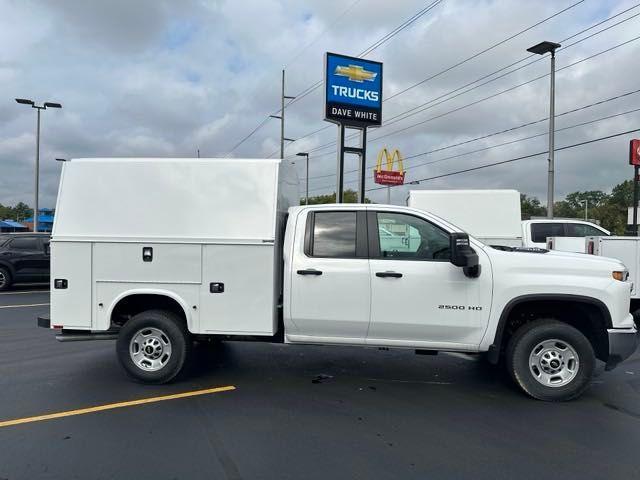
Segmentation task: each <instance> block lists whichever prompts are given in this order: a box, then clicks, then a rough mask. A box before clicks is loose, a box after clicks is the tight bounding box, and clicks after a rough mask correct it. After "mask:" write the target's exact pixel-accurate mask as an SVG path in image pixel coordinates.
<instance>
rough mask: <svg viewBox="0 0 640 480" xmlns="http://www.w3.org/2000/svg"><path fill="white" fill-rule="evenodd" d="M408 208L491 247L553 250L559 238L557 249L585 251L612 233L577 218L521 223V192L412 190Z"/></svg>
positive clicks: (535, 220) (538, 219) (532, 220)
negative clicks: (592, 240)
mask: <svg viewBox="0 0 640 480" xmlns="http://www.w3.org/2000/svg"><path fill="white" fill-rule="evenodd" d="M407 205H408V206H410V207H412V208H418V209H420V210H425V211H427V212H430V213H433V214H434V215H438V216H440V217H442V218H446V219H447V220H448V221H450V222H451V223H453V224H455V225H457V226H459V227H461V228H462V229H464V231H465V232H467V233H469V234H470V235H473V236H474V237H475V238H477V239H478V240H480V241H481V242H483V243H485V244H487V245H494V246H507V247H524V248H549V246H550V245H549V244H548V243H547V239H548V237H555V238H558V241H556V242H553V243H552V244H551V247H552V249H553V250H559V251H566V252H583V251H584V237H586V236H589V235H609V234H610V232H609V231H607V230H605V229H604V228H602V227H600V226H598V225H596V224H594V223H591V222H587V221H582V220H576V219H564V218H553V219H548V218H535V219H531V220H521V212H520V193H519V192H518V191H517V190H411V191H410V192H409V197H408V200H407ZM560 237H562V238H563V239H562V240H560ZM565 237H572V238H571V239H569V238H565ZM578 237H579V238H578Z"/></svg>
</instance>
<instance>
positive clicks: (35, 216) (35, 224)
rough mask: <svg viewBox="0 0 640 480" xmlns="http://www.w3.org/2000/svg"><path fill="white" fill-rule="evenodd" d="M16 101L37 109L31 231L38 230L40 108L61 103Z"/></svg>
mask: <svg viewBox="0 0 640 480" xmlns="http://www.w3.org/2000/svg"><path fill="white" fill-rule="evenodd" d="M16 102H18V103H21V104H23V105H30V106H31V108H35V109H36V110H37V111H38V120H37V127H36V169H35V170H36V171H35V182H34V183H35V185H34V187H35V188H34V191H35V198H34V203H35V205H34V208H33V231H34V232H37V231H38V214H39V213H40V208H39V205H38V200H39V198H40V195H39V193H40V110H46V109H47V107H49V108H62V105H60V104H59V103H54V102H45V103H44V104H42V105H36V104H35V102H34V101H33V100H29V99H26V98H16Z"/></svg>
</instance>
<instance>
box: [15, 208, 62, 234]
mask: <svg viewBox="0 0 640 480" xmlns="http://www.w3.org/2000/svg"><path fill="white" fill-rule="evenodd" d="M55 214H56V210H55V209H54V208H41V209H40V214H39V215H38V231H39V232H50V231H51V230H52V229H53V218H54V217H55ZM23 223H24V224H25V225H26V226H27V227H28V228H29V230H33V217H29V218H26V219H25V220H24V222H23Z"/></svg>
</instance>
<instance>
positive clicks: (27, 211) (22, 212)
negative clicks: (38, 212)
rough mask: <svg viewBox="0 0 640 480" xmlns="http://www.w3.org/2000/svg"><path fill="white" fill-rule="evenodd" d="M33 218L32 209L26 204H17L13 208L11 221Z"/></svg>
mask: <svg viewBox="0 0 640 480" xmlns="http://www.w3.org/2000/svg"><path fill="white" fill-rule="evenodd" d="M31 216H33V209H32V208H31V207H29V205H27V204H26V203H22V202H18V204H17V205H16V206H15V207H13V219H14V220H18V219H20V220H24V219H25V218H27V217H31Z"/></svg>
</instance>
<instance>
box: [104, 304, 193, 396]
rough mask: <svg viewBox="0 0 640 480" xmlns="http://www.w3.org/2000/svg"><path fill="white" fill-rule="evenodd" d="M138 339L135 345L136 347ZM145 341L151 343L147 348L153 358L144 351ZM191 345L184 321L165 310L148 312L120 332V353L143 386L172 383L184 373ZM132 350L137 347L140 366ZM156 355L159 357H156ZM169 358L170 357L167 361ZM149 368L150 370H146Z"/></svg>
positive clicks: (132, 376)
mask: <svg viewBox="0 0 640 480" xmlns="http://www.w3.org/2000/svg"><path fill="white" fill-rule="evenodd" d="M145 330H146V337H145ZM134 337H136V342H135V346H134V345H133V344H132V340H133V339H134ZM139 340H144V341H139ZM144 342H148V343H147V344H146V347H145V348H150V349H151V351H150V352H149V353H150V354H151V355H150V356H147V355H146V354H145V351H143V350H141V348H142V345H143V344H144ZM154 342H155V343H154ZM167 345H168V346H169V349H167ZM191 346H192V341H191V338H190V334H189V332H188V330H187V327H186V325H185V324H184V321H183V320H182V319H181V318H179V317H178V316H177V315H176V314H174V313H172V312H169V311H165V310H147V311H145V312H142V313H139V314H137V315H135V316H134V317H133V318H132V319H131V320H129V321H128V322H127V323H125V324H124V326H123V327H122V328H121V329H120V333H119V334H118V340H117V341H116V353H117V355H118V360H119V361H120V364H121V365H122V367H123V368H124V370H125V371H126V372H127V374H128V375H129V376H130V377H131V378H133V379H134V380H137V381H139V382H142V383H150V384H161V383H168V382H170V381H171V380H173V379H174V378H175V377H176V376H177V375H178V374H179V373H180V371H181V370H182V368H183V367H184V364H185V362H186V361H187V359H188V358H189V355H190V353H191ZM132 348H137V353H138V355H137V358H138V360H139V361H140V365H139V364H138V363H136V361H134V358H133V356H134V355H133V353H131V352H133V350H132ZM163 348H164V350H163ZM158 349H159V350H160V351H159V352H158ZM167 352H168V353H167ZM156 354H157V355H158V358H153V356H154V355H156ZM165 355H168V358H166V359H165V358H164V356H165ZM163 360H164V362H163ZM145 362H146V363H145ZM141 365H142V366H141ZM145 365H146V369H145V368H143V367H144V366H145Z"/></svg>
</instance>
